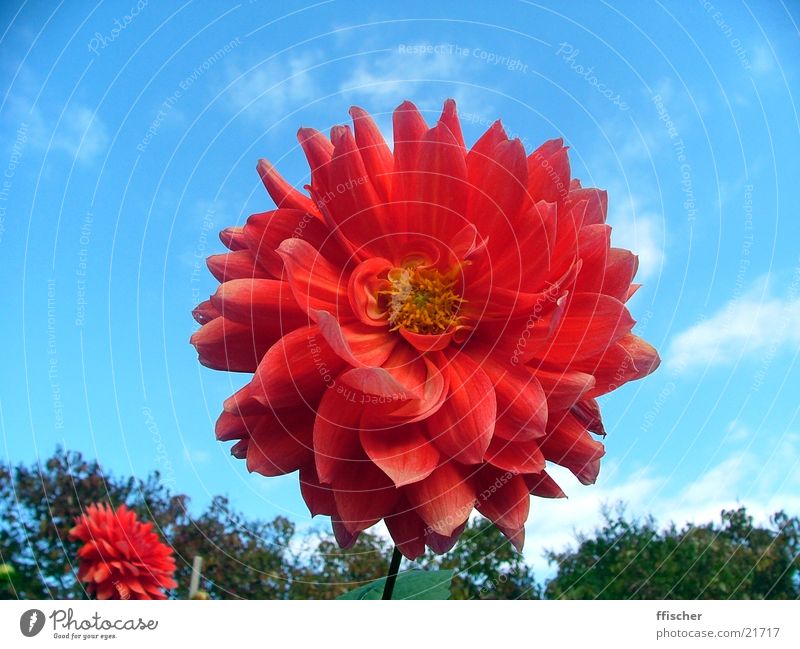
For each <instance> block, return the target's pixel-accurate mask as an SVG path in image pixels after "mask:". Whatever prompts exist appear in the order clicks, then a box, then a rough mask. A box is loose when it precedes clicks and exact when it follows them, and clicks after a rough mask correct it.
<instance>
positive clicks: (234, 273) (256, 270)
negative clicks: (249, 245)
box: [206, 250, 269, 282]
mask: <svg viewBox="0 0 800 649" xmlns="http://www.w3.org/2000/svg"><path fill="white" fill-rule="evenodd" d="M206 265H207V266H208V269H209V270H210V271H211V274H212V275H213V276H214V277H216V278H217V280H218V281H220V282H227V281H228V280H231V279H240V278H243V277H269V275H268V274H267V273H266V272H265V271H264V270H262V269H261V268H260V267H259V266H258V265H257V264H256V260H255V257H253V255H252V253H251V252H250V251H249V250H237V251H235V252H228V253H224V254H221V255H211V256H210V257H209V258H208V259H206Z"/></svg>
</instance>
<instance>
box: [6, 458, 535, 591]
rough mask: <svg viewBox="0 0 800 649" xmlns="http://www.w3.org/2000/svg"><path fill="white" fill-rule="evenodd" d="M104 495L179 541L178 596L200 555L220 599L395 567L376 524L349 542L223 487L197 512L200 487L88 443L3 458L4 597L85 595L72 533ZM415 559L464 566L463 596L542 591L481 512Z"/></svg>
mask: <svg viewBox="0 0 800 649" xmlns="http://www.w3.org/2000/svg"><path fill="white" fill-rule="evenodd" d="M95 502H108V503H110V504H111V505H112V506H114V507H117V506H119V505H120V504H122V503H125V504H127V505H128V506H129V507H130V508H132V509H134V510H136V512H137V514H138V515H139V517H140V518H141V519H143V520H149V521H153V522H154V523H155V526H156V529H157V530H158V532H159V533H160V534H161V535H162V536H163V537H164V539H165V541H166V542H167V543H169V544H170V545H171V546H172V548H173V550H174V552H175V557H176V561H177V566H178V569H177V573H176V580H177V581H178V584H179V586H178V589H177V591H176V592H174V593H172V595H173V596H174V597H180V598H185V597H187V596H188V587H189V582H190V577H191V566H192V560H193V558H194V557H195V556H197V555H199V556H202V557H203V568H202V577H201V583H200V587H201V589H202V590H203V591H205V592H206V593H207V594H208V596H209V597H211V598H214V599H227V598H246V599H310V598H317V599H333V598H336V597H338V596H339V595H341V594H343V593H344V592H346V591H348V590H351V589H353V588H356V587H357V586H360V585H362V584H364V583H366V582H369V581H372V580H375V579H378V578H379V577H382V576H384V575H385V573H386V569H387V566H388V563H389V557H390V555H391V547H390V545H389V544H388V543H387V541H386V540H385V539H384V538H383V537H382V536H379V535H377V534H370V533H365V534H362V535H361V537H360V538H359V540H358V542H357V543H356V544H355V546H354V547H353V548H350V549H349V550H342V549H340V548H339V547H338V546H337V544H336V542H335V541H334V540H333V539H332V538H331V537H330V536H329V535H327V534H321V533H311V534H308V533H306V534H299V533H298V532H297V530H296V529H295V525H294V524H293V523H292V522H291V521H289V520H288V519H286V518H283V517H277V518H275V519H274V520H272V521H261V520H257V519H255V520H253V519H248V518H246V517H245V516H243V515H242V514H241V513H239V512H236V511H235V510H233V509H232V508H231V507H230V503H229V501H228V500H227V499H226V498H224V497H222V496H217V497H215V498H214V499H213V500H212V502H211V503H210V505H209V506H208V507H207V508H206V509H205V510H204V511H202V512H201V513H200V514H199V515H197V516H192V515H190V512H189V509H188V508H189V504H190V503H189V498H188V497H186V496H183V495H174V494H172V493H170V491H169V490H168V489H167V488H166V487H165V486H164V483H163V482H162V480H161V477H160V475H159V474H158V472H154V473H152V474H150V475H149V476H147V478H145V479H144V480H137V479H135V478H119V477H117V476H114V475H111V474H108V473H105V472H103V470H102V468H101V467H100V466H99V464H98V463H97V462H94V461H88V460H85V459H84V458H83V457H82V456H81V454H80V453H75V452H67V451H64V450H58V451H57V452H56V453H55V455H54V456H53V457H51V458H49V459H47V460H45V461H43V462H42V463H40V464H36V465H33V466H25V465H22V464H20V465H17V466H13V467H12V466H9V465H0V597H6V598H26V599H33V598H36V599H45V598H66V599H68V598H79V597H83V596H84V592H83V588H82V587H81V585H80V583H78V582H77V581H76V579H75V574H74V573H75V570H76V569H77V566H76V565H75V563H74V561H75V557H76V552H77V549H78V546H77V545H76V543H74V542H73V541H70V540H69V537H68V533H69V530H70V528H71V527H72V526H73V525H74V522H75V518H76V517H78V516H80V515H81V513H82V511H83V509H84V508H85V507H87V506H88V505H90V504H92V503H95ZM407 563H408V562H407ZM408 567H412V566H408ZM413 567H417V568H422V569H438V568H449V567H453V568H456V569H461V568H462V567H463V570H462V572H461V574H460V575H459V577H457V578H456V579H455V580H454V583H453V596H454V597H458V598H479V597H531V596H533V595H535V594H537V593H538V590H537V587H536V584H535V582H534V580H533V576H532V574H531V572H530V570H529V569H528V568H527V566H525V565H524V563H523V562H522V559H521V557H520V556H519V555H518V554H517V553H516V552H515V551H514V550H513V549H512V548H511V546H510V545H509V544H508V543H507V542H506V541H505V539H504V538H503V537H502V535H501V534H500V533H499V532H498V531H497V530H496V529H495V528H494V527H493V526H491V525H488V524H486V523H482V522H481V523H479V522H474V523H472V524H471V525H470V526H469V527H468V529H467V531H466V532H465V534H464V540H463V541H462V542H461V543H459V544H458V546H457V548H456V549H454V550H453V553H451V554H450V555H447V556H445V557H444V558H441V557H437V556H435V555H429V556H426V557H424V558H423V559H422V560H420V561H419V562H418V563H417V565H416V566H413Z"/></svg>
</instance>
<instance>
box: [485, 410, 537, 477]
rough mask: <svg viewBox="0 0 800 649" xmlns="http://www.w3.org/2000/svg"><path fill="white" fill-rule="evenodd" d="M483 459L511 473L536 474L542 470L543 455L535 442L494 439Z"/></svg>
mask: <svg viewBox="0 0 800 649" xmlns="http://www.w3.org/2000/svg"><path fill="white" fill-rule="evenodd" d="M499 427H500V422H498V428H499ZM484 459H485V460H486V461H487V462H489V463H490V464H492V465H493V466H496V467H497V468H498V469H503V470H504V471H510V472H511V473H538V472H539V471H541V470H542V469H544V455H542V452H541V450H539V444H538V443H537V442H536V441H535V440H534V441H516V440H508V439H502V438H500V437H495V438H494V439H493V440H492V443H491V444H489V448H488V449H486V455H485V458H484Z"/></svg>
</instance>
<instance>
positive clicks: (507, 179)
mask: <svg viewBox="0 0 800 649" xmlns="http://www.w3.org/2000/svg"><path fill="white" fill-rule="evenodd" d="M478 162H479V163H478ZM470 172H471V174H472V175H470V177H469V184H470V198H469V201H468V207H467V219H468V220H469V222H471V223H474V224H475V225H476V226H477V228H478V231H479V232H480V233H481V235H482V236H484V237H486V238H487V239H488V242H489V243H488V245H489V249H490V251H492V252H495V253H496V254H503V253H505V254H508V253H509V252H510V251H509V246H508V244H509V242H511V241H513V240H514V239H515V238H516V232H517V231H518V226H520V225H521V223H520V222H519V216H520V215H521V214H522V213H524V212H526V211H527V210H528V209H530V207H531V201H530V199H529V198H528V191H527V190H528V187H527V178H528V163H527V160H526V158H525V147H524V146H523V145H522V142H520V140H518V139H514V140H506V141H502V142H499V143H498V144H497V145H496V146H495V147H494V149H493V150H492V151H490V152H489V154H488V156H487V157H485V158H478V160H476V164H474V165H473V166H472V167H471V168H470Z"/></svg>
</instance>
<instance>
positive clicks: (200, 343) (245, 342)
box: [190, 318, 275, 372]
mask: <svg viewBox="0 0 800 649" xmlns="http://www.w3.org/2000/svg"><path fill="white" fill-rule="evenodd" d="M274 341H275V332H274V331H254V330H253V329H252V328H251V327H249V326H246V325H243V324H241V323H238V322H233V321H232V320H228V319H227V318H216V319H214V320H212V321H211V322H208V323H207V324H204V325H203V326H202V327H200V329H198V330H197V331H195V332H194V334H192V337H191V339H190V342H191V343H192V345H194V346H195V349H196V350H197V354H198V356H199V359H200V362H201V363H202V364H203V365H205V366H206V367H210V368H211V369H215V370H228V371H229V372H254V371H255V369H256V367H258V362H259V360H260V359H261V357H262V356H263V355H264V353H265V352H266V351H267V349H269V346H270V345H271V344H272V343H273V342H274Z"/></svg>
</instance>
